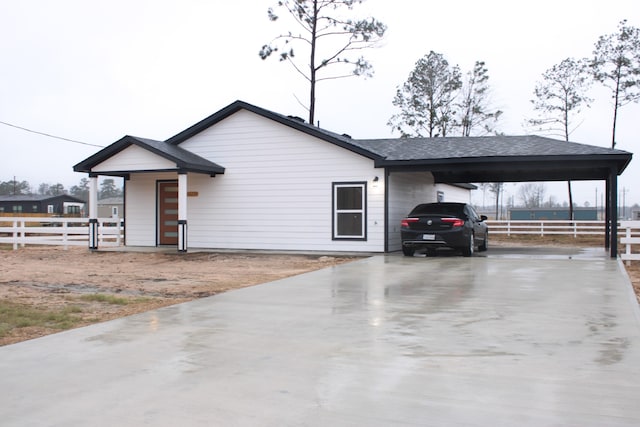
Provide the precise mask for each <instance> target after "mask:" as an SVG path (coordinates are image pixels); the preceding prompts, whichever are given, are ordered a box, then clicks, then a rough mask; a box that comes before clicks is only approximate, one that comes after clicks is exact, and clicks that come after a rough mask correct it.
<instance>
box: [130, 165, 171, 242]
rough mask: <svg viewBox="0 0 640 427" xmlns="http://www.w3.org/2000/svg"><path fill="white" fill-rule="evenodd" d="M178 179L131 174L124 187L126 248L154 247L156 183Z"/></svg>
mask: <svg viewBox="0 0 640 427" xmlns="http://www.w3.org/2000/svg"><path fill="white" fill-rule="evenodd" d="M167 179H175V180H177V179H178V175H177V174H175V173H164V174H152V173H142V174H132V175H131V179H130V180H129V181H127V183H126V185H125V191H126V192H127V194H126V199H125V200H126V211H125V221H124V227H125V236H126V240H127V246H155V245H156V233H157V219H156V215H157V209H156V204H157V202H156V200H157V199H156V182H157V181H158V180H167Z"/></svg>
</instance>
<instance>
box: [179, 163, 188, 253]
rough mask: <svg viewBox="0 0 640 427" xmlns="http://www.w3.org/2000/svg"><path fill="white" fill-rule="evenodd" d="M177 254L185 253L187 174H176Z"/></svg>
mask: <svg viewBox="0 0 640 427" xmlns="http://www.w3.org/2000/svg"><path fill="white" fill-rule="evenodd" d="M178 252H187V174H186V173H183V172H179V173H178Z"/></svg>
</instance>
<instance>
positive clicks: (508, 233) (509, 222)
mask: <svg viewBox="0 0 640 427" xmlns="http://www.w3.org/2000/svg"><path fill="white" fill-rule="evenodd" d="M507 236H509V237H511V220H509V221H507Z"/></svg>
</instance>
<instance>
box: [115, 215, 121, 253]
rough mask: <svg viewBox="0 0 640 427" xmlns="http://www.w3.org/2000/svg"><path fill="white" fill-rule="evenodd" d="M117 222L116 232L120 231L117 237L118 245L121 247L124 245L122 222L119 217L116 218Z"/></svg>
mask: <svg viewBox="0 0 640 427" xmlns="http://www.w3.org/2000/svg"><path fill="white" fill-rule="evenodd" d="M115 220H116V230H117V231H118V234H117V236H116V244H117V245H118V247H119V246H120V244H121V243H122V222H121V221H120V218H118V217H116V218H115Z"/></svg>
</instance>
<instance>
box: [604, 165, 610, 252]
mask: <svg viewBox="0 0 640 427" xmlns="http://www.w3.org/2000/svg"><path fill="white" fill-rule="evenodd" d="M610 209H611V176H608V177H607V179H606V180H605V189H604V248H605V249H607V250H609V249H610V245H609V244H610V243H611V211H610Z"/></svg>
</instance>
